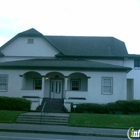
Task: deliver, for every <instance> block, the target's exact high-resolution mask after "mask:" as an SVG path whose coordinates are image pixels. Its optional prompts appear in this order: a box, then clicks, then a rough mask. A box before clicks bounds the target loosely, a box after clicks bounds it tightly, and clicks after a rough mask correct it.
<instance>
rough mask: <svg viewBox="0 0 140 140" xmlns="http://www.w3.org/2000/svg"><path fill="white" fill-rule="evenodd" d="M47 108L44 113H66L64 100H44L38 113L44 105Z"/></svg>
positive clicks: (38, 108)
mask: <svg viewBox="0 0 140 140" xmlns="http://www.w3.org/2000/svg"><path fill="white" fill-rule="evenodd" d="M45 102H46V106H45V108H44V111H47V112H49V113H50V112H51V113H53V112H54V113H64V99H54V98H43V101H42V103H41V105H40V106H38V107H37V109H36V111H39V112H40V111H41V110H42V108H43V105H44V103H45Z"/></svg>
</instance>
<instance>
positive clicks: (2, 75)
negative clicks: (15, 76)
mask: <svg viewBox="0 0 140 140" xmlns="http://www.w3.org/2000/svg"><path fill="white" fill-rule="evenodd" d="M0 77H4V78H6V88H5V90H2V89H0V92H7V91H8V75H6V74H0Z"/></svg>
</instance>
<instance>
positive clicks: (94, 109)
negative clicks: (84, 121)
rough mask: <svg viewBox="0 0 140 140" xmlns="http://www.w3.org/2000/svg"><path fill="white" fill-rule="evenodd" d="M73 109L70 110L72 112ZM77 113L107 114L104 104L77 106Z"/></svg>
mask: <svg viewBox="0 0 140 140" xmlns="http://www.w3.org/2000/svg"><path fill="white" fill-rule="evenodd" d="M73 110H74V109H72V111H73ZM75 112H77V113H103V114H104V113H108V109H107V107H106V105H105V104H96V103H93V104H91V103H85V104H77V107H76V109H75Z"/></svg>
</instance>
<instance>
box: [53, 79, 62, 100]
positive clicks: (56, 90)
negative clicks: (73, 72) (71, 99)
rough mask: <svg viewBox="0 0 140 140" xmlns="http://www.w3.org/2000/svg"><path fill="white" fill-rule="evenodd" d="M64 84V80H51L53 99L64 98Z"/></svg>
mask: <svg viewBox="0 0 140 140" xmlns="http://www.w3.org/2000/svg"><path fill="white" fill-rule="evenodd" d="M62 84H63V82H62V79H52V80H51V98H59V99H61V98H63V85H62Z"/></svg>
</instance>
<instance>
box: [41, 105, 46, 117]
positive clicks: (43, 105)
mask: <svg viewBox="0 0 140 140" xmlns="http://www.w3.org/2000/svg"><path fill="white" fill-rule="evenodd" d="M45 106H46V102H44V104H43V107H42V110H41V116H42V113H43V112H44V108H45ZM44 115H45V112H44Z"/></svg>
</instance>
